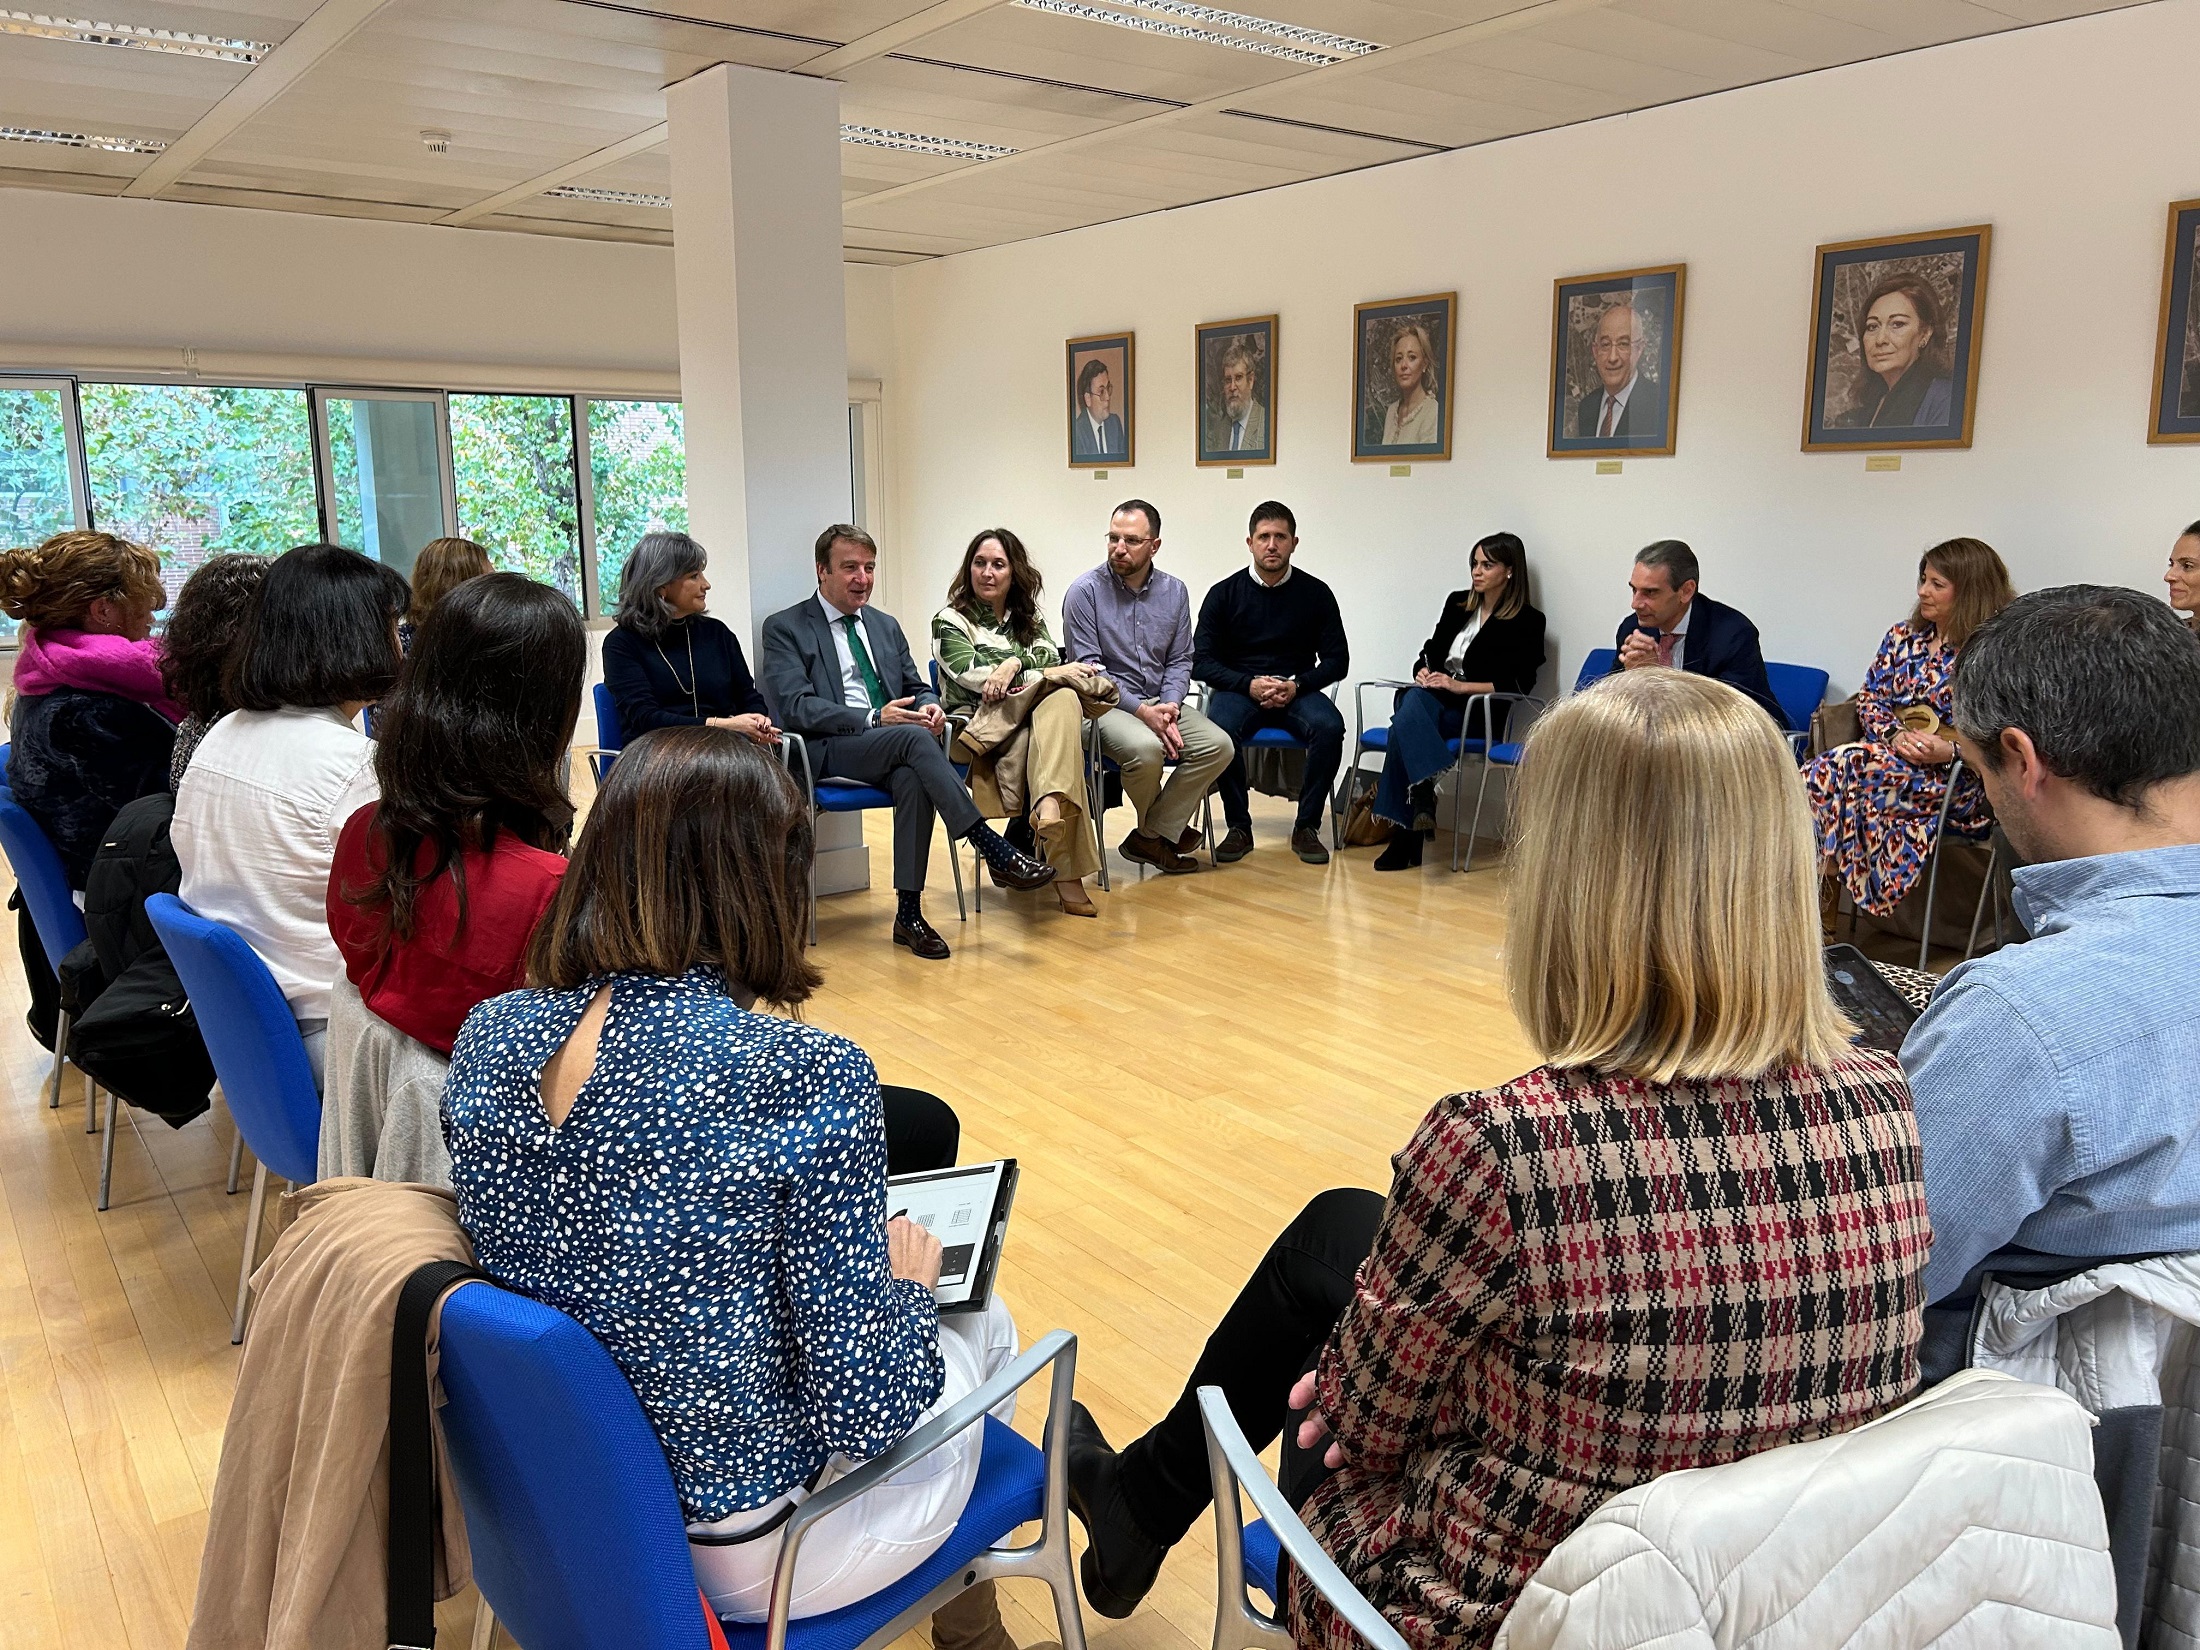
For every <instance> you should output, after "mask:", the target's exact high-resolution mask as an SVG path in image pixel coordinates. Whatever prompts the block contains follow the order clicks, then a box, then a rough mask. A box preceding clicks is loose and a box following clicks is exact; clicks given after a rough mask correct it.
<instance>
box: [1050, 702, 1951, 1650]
mask: <svg viewBox="0 0 2200 1650" xmlns="http://www.w3.org/2000/svg"><path fill="white" fill-rule="evenodd" d="M1518 783H1519V787H1520V788H1519V794H1518V799H1517V802H1516V804H1515V813H1514V819H1515V842H1514V845H1513V849H1512V868H1513V890H1512V899H1511V917H1510V923H1511V927H1510V935H1509V939H1508V943H1507V946H1506V969H1507V986H1508V988H1509V991H1510V994H1511V998H1512V1004H1513V1008H1514V1011H1515V1013H1516V1014H1517V1015H1518V1016H1519V1019H1520V1024H1521V1026H1522V1028H1523V1029H1524V1030H1525V1031H1526V1033H1527V1035H1528V1037H1529V1040H1530V1041H1531V1042H1533V1043H1534V1044H1535V1045H1536V1047H1537V1048H1538V1049H1539V1050H1540V1051H1541V1053H1542V1056H1543V1063H1542V1064H1541V1065H1539V1066H1537V1067H1536V1068H1535V1069H1534V1070H1533V1071H1530V1072H1528V1073H1527V1074H1526V1075H1524V1076H1521V1077H1518V1078H1515V1079H1514V1080H1513V1081H1511V1082H1509V1083H1505V1084H1501V1085H1500V1086H1498V1087H1496V1088H1493V1089H1485V1090H1482V1091H1480V1092H1478V1093H1471V1094H1456V1095H1453V1096H1451V1097H1449V1098H1448V1099H1444V1100H1440V1101H1438V1102H1437V1104H1436V1107H1435V1109H1434V1110H1432V1111H1431V1112H1430V1113H1429V1114H1428V1116H1427V1117H1426V1118H1425V1119H1423V1121H1422V1123H1421V1126H1420V1128H1419V1129H1418V1131H1416V1133H1415V1134H1414V1136H1413V1138H1412V1140H1410V1141H1409V1142H1408V1143H1407V1145H1406V1148H1405V1150H1404V1151H1403V1152H1402V1153H1401V1154H1400V1155H1399V1156H1398V1158H1397V1159H1396V1170H1397V1173H1396V1179H1395V1181H1394V1183H1393V1184H1392V1187H1391V1194H1390V1197H1389V1199H1388V1201H1387V1203H1386V1202H1385V1200H1384V1199H1382V1198H1380V1197H1378V1196H1377V1195H1376V1194H1375V1193H1373V1192H1364V1191H1352V1190H1344V1191H1333V1192H1324V1193H1323V1194H1322V1195H1321V1196H1319V1197H1317V1198H1316V1199H1315V1200H1314V1201H1313V1202H1312V1203H1311V1204H1309V1205H1308V1206H1307V1208H1306V1210H1305V1212H1304V1213H1302V1214H1301V1215H1300V1216H1299V1217H1298V1219H1297V1220H1295V1221H1294V1222H1293V1223H1292V1224H1291V1226H1290V1227H1289V1228H1288V1229H1287V1230H1286V1231H1285V1232H1284V1234H1283V1236H1282V1237H1281V1238H1280V1239H1278V1240H1277V1242H1276V1244H1275V1245H1274V1246H1273V1247H1272V1248H1271V1249H1270V1250H1269V1252H1268V1254H1267V1256H1266V1257H1265V1258H1264V1259H1263V1260H1262V1261H1261V1263H1260V1265H1259V1267H1258V1268H1257V1269H1256V1270H1255V1272H1254V1274H1253V1277H1252V1279H1251V1281H1250V1282H1248V1283H1247V1285H1246V1287H1245V1289H1244V1290H1243V1292H1242V1293H1241V1294H1240V1295H1239V1296H1238V1299H1237V1301H1236V1303H1235V1304H1234V1305H1233V1306H1232V1307H1231V1308H1230V1311H1229V1312H1228V1314H1227V1315H1226V1316H1225V1317H1224V1318H1223V1320H1222V1324H1221V1326H1220V1327H1219V1328H1218V1329H1216V1331H1215V1332H1214V1335H1213V1336H1212V1337H1211V1338H1210V1339H1209V1340H1208V1342H1207V1347H1206V1351H1205V1352H1204V1353H1203V1354H1202V1355H1201V1357H1200V1360H1199V1363H1198V1366H1197V1367H1196V1368H1195V1369H1194V1370H1193V1371H1192V1375H1191V1379H1190V1381H1189V1382H1188V1383H1187V1384H1186V1386H1185V1389H1184V1395H1183V1396H1182V1398H1180V1399H1179V1400H1178V1402H1177V1405H1176V1407H1175V1409H1173V1410H1172V1411H1171V1412H1170V1413H1169V1415H1168V1416H1167V1417H1166V1418H1165V1419H1164V1420H1163V1421H1162V1422H1161V1423H1160V1425H1158V1426H1156V1427H1154V1428H1153V1429H1152V1430H1151V1431H1149V1432H1147V1433H1146V1434H1145V1436H1144V1437H1142V1438H1139V1439H1138V1440H1136V1441H1135V1442H1133V1443H1131V1444H1130V1445H1129V1446H1127V1447H1126V1448H1125V1449H1124V1450H1123V1451H1122V1452H1121V1453H1120V1454H1118V1453H1116V1452H1115V1451H1112V1450H1110V1449H1109V1448H1108V1446H1107V1443H1106V1441H1105V1440H1104V1439H1102V1438H1101V1436H1100V1433H1099V1429H1098V1428H1097V1427H1096V1426H1095V1425H1094V1424H1093V1421H1092V1417H1091V1416H1090V1415H1089V1414H1086V1413H1085V1412H1084V1411H1083V1410H1082V1408H1080V1409H1079V1410H1078V1411H1076V1412H1075V1414H1074V1416H1073V1419H1072V1430H1071V1444H1070V1459H1069V1475H1070V1497H1071V1504H1072V1505H1073V1506H1074V1507H1075V1509H1076V1510H1077V1512H1078V1514H1079V1516H1080V1517H1081V1518H1083V1520H1084V1522H1085V1526H1086V1529H1087V1531H1088V1532H1089V1533H1090V1535H1091V1537H1092V1543H1091V1546H1090V1547H1089V1548H1088V1550H1087V1551H1086V1554H1085V1557H1084V1568H1083V1579H1084V1587H1085V1596H1086V1597H1087V1598H1088V1599H1090V1600H1091V1601H1092V1605H1093V1607H1094V1608H1095V1609H1096V1610H1098V1611H1100V1612H1101V1613H1102V1614H1103V1615H1109V1616H1125V1615H1128V1614H1130V1612H1131V1611H1132V1610H1133V1609H1135V1608H1136V1607H1137V1604H1138V1601H1139V1599H1140V1598H1141V1597H1142V1596H1143V1595H1144V1594H1145V1592H1146V1591H1147V1589H1148V1588H1149V1587H1151V1586H1152V1584H1153V1581H1154V1577H1155V1575H1156V1573H1157V1572H1158V1570H1159V1568H1160V1563H1161V1559H1162V1556H1163V1555H1164V1554H1165V1553H1166V1552H1167V1550H1168V1547H1169V1546H1170V1545H1171V1544H1172V1543H1174V1542H1175V1541H1177V1540H1178V1539H1180V1538H1181V1537H1182V1536H1183V1535H1184V1533H1185V1531H1186V1530H1187V1529H1188V1528H1189V1527H1190V1526H1191V1524H1192V1522H1193V1521H1194V1520H1195V1519H1197V1518H1198V1517H1199V1516H1200V1513H1201V1511H1202V1509H1203V1508H1204V1507H1205V1506H1206V1505H1207V1502H1208V1498H1209V1492H1208V1484H1207V1462H1206V1450H1205V1447H1204V1443H1203V1438H1202V1432H1201V1427H1200V1419H1199V1409H1198V1403H1197V1399H1196V1397H1195V1392H1196V1389H1197V1388H1198V1387H1200V1386H1202V1385H1215V1386H1219V1387H1221V1388H1222V1389H1223V1390H1224V1392H1225V1393H1226V1394H1227V1395H1228V1397H1229V1402H1230V1407H1231V1409H1232V1411H1233V1412H1234V1413H1235V1415H1236V1416H1237V1419H1238V1422H1239V1424H1240V1425H1241V1426H1243V1427H1244V1429H1245V1432H1246V1435H1247V1437H1249V1438H1250V1439H1251V1440H1252V1441H1253V1444H1254V1447H1255V1448H1256V1449H1258V1448H1263V1447H1265V1446H1266V1445H1267V1443H1268V1442H1269V1441H1270V1440H1271V1439H1274V1438H1275V1437H1277V1435H1278V1434H1279V1433H1281V1432H1283V1431H1284V1428H1285V1422H1286V1418H1287V1414H1289V1413H1290V1412H1293V1411H1297V1412H1302V1414H1301V1417H1300V1424H1299V1425H1298V1426H1297V1427H1296V1428H1295V1429H1294V1430H1293V1432H1292V1434H1291V1435H1290V1436H1289V1437H1287V1438H1286V1439H1285V1441H1284V1452H1283V1463H1282V1466H1283V1470H1282V1472H1281V1474H1280V1477H1281V1481H1282V1488H1283V1491H1284V1494H1285V1495H1286V1496H1288V1497H1290V1498H1291V1499H1292V1500H1293V1502H1294V1503H1295V1504H1296V1505H1297V1506H1298V1508H1299V1511H1300V1514H1301V1516H1302V1517H1304V1518H1305V1520H1306V1522H1307V1525H1308V1527H1309V1528H1310V1529H1312V1531H1313V1532H1314V1534H1315V1536H1316V1537H1317V1538H1318V1539H1319V1540H1320V1541H1321V1543H1322V1545H1323V1546H1324V1547H1325V1548H1326V1549H1327V1550H1328V1552H1329V1553H1330V1555H1331V1556H1332V1557H1333V1558H1335V1559H1336V1561H1337V1563H1338V1565H1339V1566H1340V1567H1341V1568H1342V1569H1343V1571H1344V1573H1345V1575H1346V1576H1347V1577H1349V1578H1350V1580H1351V1581H1352V1583H1353V1585H1355V1586H1356V1587H1358V1588H1359V1589H1360V1590H1361V1591H1362V1592H1363V1593H1365V1594H1366V1595H1367V1597H1368V1598H1369V1599H1370V1600H1371V1601H1372V1602H1373V1603H1374V1604H1375V1606H1376V1607H1377V1608H1378V1609H1380V1610H1381V1611H1382V1612H1383V1613H1384V1614H1385V1615H1386V1616H1387V1617H1389V1619H1390V1620H1391V1621H1392V1622H1394V1623H1396V1624H1397V1625H1398V1626H1399V1628H1400V1629H1401V1631H1403V1632H1404V1633H1405V1635H1406V1637H1407V1639H1408V1640H1409V1641H1410V1642H1411V1643H1412V1644H1414V1645H1415V1646H1417V1647H1419V1650H1429V1647H1432V1646H1442V1647H1444V1650H1480V1647H1482V1646H1486V1645H1488V1644H1489V1643H1490V1641H1491V1639H1492V1638H1493V1637H1494V1635H1495V1634H1496V1632H1497V1629H1498V1625H1499V1623H1500V1622H1502V1621H1503V1620H1504V1618H1505V1615H1506V1612H1507V1611H1508V1610H1509V1609H1510V1608H1511V1606H1512V1603H1513V1601H1514V1599H1515V1598H1516V1597H1517V1596H1518V1594H1519V1592H1520V1589H1521V1588H1522V1586H1523V1585H1525V1583H1526V1581H1527V1579H1528V1577H1529V1576H1530V1575H1531V1574H1533V1573H1534V1571H1535V1569H1536V1568H1537V1566H1538V1565H1540V1564H1541V1563H1542V1561H1543V1559H1544V1557H1545V1556H1546V1555H1547V1554H1548V1553H1549V1552H1550V1551H1551V1549H1552V1548H1553V1547H1554V1546H1556V1545H1557V1543H1558V1542H1559V1541H1560V1540H1561V1539H1562V1538H1563V1537H1564V1536H1565V1535H1566V1534H1567V1533H1568V1532H1569V1531H1570V1530H1572V1529H1573V1527H1574V1526H1575V1525H1576V1524H1578V1523H1580V1522H1581V1520H1582V1519H1584V1518H1585V1517H1587V1516H1588V1515H1589V1513H1590V1512H1592V1511H1594V1510H1595V1509H1596V1508H1597V1507H1598V1506H1599V1505H1600V1504H1602V1503H1603V1502H1604V1501H1605V1500H1606V1499H1607V1498H1608V1497H1609V1496H1611V1495H1612V1494H1613V1493H1615V1492H1616V1491H1619V1490H1622V1489H1625V1488H1627V1487H1628V1486H1629V1485H1632V1484H1638V1483H1641V1482H1643V1481H1645V1480H1647V1479H1649V1478H1652V1477H1655V1476H1656V1475H1657V1474H1659V1473H1661V1472H1666V1471H1670V1470H1672V1469H1674V1468H1676V1467H1685V1466H1709V1465H1712V1464H1714V1463H1717V1462H1722V1461H1731V1460H1735V1459H1737V1458H1739V1457H1741V1456H1745V1455H1750V1454H1754V1453H1756V1452H1757V1451H1760V1450H1766V1449H1771V1448H1773V1447H1774V1446H1776V1445H1780V1444H1790V1443H1798V1442H1801V1441H1804V1440H1807V1439H1814V1438H1823V1437H1827V1436H1829V1435H1831V1434H1834V1433H1838V1432H1842V1431H1845V1430H1846V1429H1848V1428H1850V1427H1853V1426H1855V1425H1857V1424H1858V1423H1859V1422H1861V1421H1865V1420H1868V1419H1870V1418H1871V1417H1872V1416H1874V1415H1876V1414H1878V1413H1880V1412H1881V1411H1883V1410H1886V1409H1890V1408H1892V1407H1893V1406H1894V1405H1896V1404H1898V1403H1900V1402H1901V1401H1903V1400H1904V1399H1905V1398H1907V1397H1908V1396H1909V1395H1910V1394H1911V1392H1912V1391H1913V1390H1914V1389H1915V1387H1916V1385H1917V1379H1918V1364H1917V1345H1918V1339H1919V1334H1920V1308H1921V1307H1922V1305H1923V1295H1922V1287H1921V1279H1922V1274H1923V1271H1924V1266H1925V1259H1926V1255H1927V1251H1928V1249H1929V1248H1930V1244H1931V1231H1930V1227H1929V1225H1928V1224H1927V1221H1926V1213H1925V1188H1924V1183H1923V1178H1922V1166H1921V1162H1920V1153H1919V1147H1918V1138H1917V1127H1916V1122H1915V1120H1914V1119H1913V1117H1912V1116H1911V1112H1910V1095H1909V1090H1908V1088H1907V1087H1906V1086H1905V1085H1904V1083H1903V1079H1902V1069H1901V1067H1900V1066H1898V1065H1897V1064H1896V1063H1895V1060H1894V1057H1893V1056H1892V1055H1889V1054H1884V1053H1880V1052H1878V1051H1876V1050H1869V1049H1860V1048H1855V1047H1852V1046H1851V1044H1850V1042H1849V1036H1850V1030H1851V1028H1850V1027H1849V1026H1848V1025H1847V1024H1846V1023H1845V1022H1844V1021H1843V1020H1842V1019H1841V1017H1840V1015H1839V1014H1838V1013H1837V1012H1836V1011H1835V1009H1834V1006H1833V1003H1832V1000H1831V999H1830V997H1829V996H1828V995H1827V989H1826V980H1825V974H1824V972H1823V968H1822V965H1821V962H1820V958H1819V949H1818V913H1817V899H1816V895H1815V888H1816V867H1815V865H1814V863H1813V860H1814V855H1813V851H1812V839H1811V826H1810V810H1809V807H1808V806H1807V805H1806V803H1805V801H1804V798H1803V786H1802V780H1801V778H1800V776H1799V775H1798V774H1797V772H1796V769H1795V762H1794V758H1793V757H1792V756H1791V755H1790V754H1789V751H1788V748H1787V745H1786V744H1785V742H1784V741H1783V740H1782V739H1781V737H1780V733H1779V730H1778V729H1777V728H1775V727H1774V726H1773V723H1772V720H1771V719H1770V718H1769V717H1767V716H1766V715H1765V713H1764V712H1763V711H1762V710H1761V709H1759V708H1758V707H1757V706H1756V705H1754V704H1752V703H1751V702H1750V701H1749V700H1748V699H1746V698H1744V697H1743V696H1742V695H1741V694H1740V693H1737V692H1736V691H1735V690H1734V689H1732V688H1730V687H1727V686H1725V685H1724V684H1722V683H1719V682H1715V681H1712V680H1709V679H1707V678H1705V677H1700V676H1691V675H1687V674H1685V673H1683V672H1681V671H1675V670H1656V671H1632V672H1628V673H1627V674H1625V675H1619V676H1613V677H1610V678H1608V679H1607V680H1605V681H1604V682H1601V683H1599V684H1598V685H1597V686H1595V687H1593V688H1591V689H1589V690H1588V691H1587V692H1585V693H1580V694H1576V695H1574V696H1573V697H1571V698H1569V699H1566V700H1564V701H1562V702H1561V703H1560V704H1559V705H1558V706H1557V708H1555V709H1554V710H1552V711H1551V712H1550V714H1548V715H1547V716H1545V717H1544V718H1543V719H1542V721H1541V722H1539V723H1538V724H1537V726H1536V727H1535V729H1534V731H1533V732H1531V733H1530V734H1529V736H1528V741H1527V751H1526V755H1525V757H1524V759H1523V762H1522V765H1521V769H1520V775H1519V780H1518ZM1646 864H1647V865H1655V866H1658V867H1660V874H1659V875H1658V876H1656V877H1650V876H1646V875H1644V874H1642V872H1641V870H1640V869H1639V868H1640V867H1641V866H1643V865H1646ZM1699 1165H1700V1166H1701V1169H1702V1171H1703V1172H1695V1171H1696V1170H1697V1168H1698V1166H1699ZM1744 1171H1750V1172H1744ZM1783 1188H1786V1190H1785V1191H1783ZM1677 1255H1693V1256H1699V1257H1712V1256H1717V1257H1722V1258H1723V1259H1724V1261H1725V1264H1724V1265H1722V1266H1713V1265H1710V1264H1708V1263H1707V1264H1704V1265H1688V1264H1676V1263H1674V1261H1673V1260H1672V1258H1671V1257H1674V1256H1677ZM1287 1591H1289V1592H1290V1594H1291V1597H1290V1599H1289V1601H1288V1604H1289V1612H1290V1617H1291V1629H1292V1636H1293V1638H1295V1639H1296V1640H1297V1641H1298V1643H1299V1644H1301V1645H1304V1646H1317V1645H1320V1646H1343V1645H1346V1644H1348V1643H1351V1642H1353V1641H1354V1636H1353V1634H1352V1633H1351V1630H1350V1629H1349V1628H1347V1627H1346V1626H1345V1625H1344V1623H1343V1622H1342V1621H1340V1620H1338V1619H1336V1618H1335V1617H1334V1616H1333V1615H1332V1613H1331V1612H1330V1610H1329V1608H1328V1606H1327V1605H1325V1604H1324V1603H1323V1602H1322V1600H1321V1599H1320V1598H1319V1597H1318V1596H1317V1595H1316V1594H1314V1593H1313V1591H1312V1590H1311V1589H1308V1588H1302V1587H1298V1586H1296V1585H1293V1586H1292V1587H1290V1588H1289V1589H1287Z"/></svg>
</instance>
